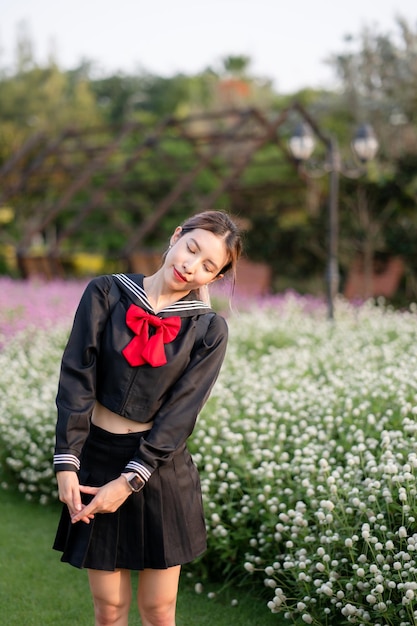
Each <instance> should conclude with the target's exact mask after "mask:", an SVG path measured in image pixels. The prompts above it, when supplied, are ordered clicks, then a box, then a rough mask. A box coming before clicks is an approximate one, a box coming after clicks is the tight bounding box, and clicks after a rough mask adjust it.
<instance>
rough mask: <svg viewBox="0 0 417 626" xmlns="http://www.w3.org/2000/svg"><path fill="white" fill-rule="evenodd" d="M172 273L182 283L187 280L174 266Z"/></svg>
mask: <svg viewBox="0 0 417 626" xmlns="http://www.w3.org/2000/svg"><path fill="white" fill-rule="evenodd" d="M174 275H175V277H176V278H178V280H181V281H182V282H183V283H186V282H187V279H186V278H184V276H183V275H182V274H180V272H179V271H178V270H177V269H175V267H174Z"/></svg>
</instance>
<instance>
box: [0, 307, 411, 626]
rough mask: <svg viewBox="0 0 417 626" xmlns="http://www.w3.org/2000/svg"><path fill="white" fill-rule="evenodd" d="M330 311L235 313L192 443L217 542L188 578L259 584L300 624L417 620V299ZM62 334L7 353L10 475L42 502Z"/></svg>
mask: <svg viewBox="0 0 417 626" xmlns="http://www.w3.org/2000/svg"><path fill="white" fill-rule="evenodd" d="M336 304H337V306H336V321H335V323H334V324H331V325H330V324H329V322H328V320H327V319H326V316H325V310H324V307H323V305H322V304H321V303H318V302H315V301H314V300H312V299H309V298H300V297H296V296H294V295H293V296H291V295H288V296H287V297H285V298H276V299H271V300H268V301H264V302H262V303H261V302H259V303H257V306H256V309H254V310H253V311H248V312H245V311H243V310H241V311H240V313H239V316H237V317H235V318H233V319H230V320H229V327H230V343H229V348H228V354H227V358H226V361H225V364H224V367H223V370H222V373H221V375H220V377H219V379H218V381H217V383H216V385H215V388H214V390H213V393H212V395H211V397H210V399H209V402H208V403H207V405H206V406H205V408H204V410H203V412H202V413H201V416H200V418H199V420H198V422H197V426H196V429H195V431H194V433H193V436H192V439H191V440H190V448H191V451H192V453H193V456H194V460H195V462H196V463H197V465H198V467H199V470H200V474H201V481H202V490H203V497H204V501H205V511H206V522H207V528H208V537H209V550H208V552H207V554H206V555H205V556H204V557H203V558H202V559H200V560H199V562H198V563H197V564H196V565H195V566H193V568H192V570H191V571H192V572H193V575H194V581H196V582H202V583H204V576H208V577H209V578H210V579H211V580H212V581H213V580H222V581H224V582H225V583H226V584H230V585H231V586H234V585H236V584H242V585H246V584H248V580H250V581H251V582H252V589H254V590H255V591H254V593H255V595H259V596H264V597H265V596H266V597H265V601H267V602H268V606H269V609H270V611H271V613H273V614H276V613H278V614H279V615H282V616H283V617H285V620H286V621H290V622H291V623H293V624H297V625H298V624H302V623H313V624H316V625H319V624H320V626H324V625H326V624H328V625H330V624H335V623H337V624H340V625H341V626H342V625H344V624H346V625H347V624H349V623H352V618H353V617H355V619H357V620H360V623H362V624H364V625H365V626H371V625H374V624H376V623H379V624H381V625H390V626H396V624H398V619H399V618H400V619H401V620H402V623H403V624H404V626H411V625H412V624H413V623H414V620H415V617H414V616H415V613H414V611H415V610H417V608H416V605H415V594H414V590H415V589H416V588H417V578H416V565H415V543H416V540H417V539H416V536H415V534H414V528H415V518H414V512H415V506H416V490H415V483H416V467H417V460H416V453H415V450H416V446H417V441H416V435H417V431H416V428H415V414H416V412H417V395H416V388H417V378H416V372H417V362H416V354H415V344H416V340H417V330H416V323H415V314H416V307H415V306H414V307H412V310H411V311H409V312H403V313H399V312H394V311H393V310H391V309H390V308H386V307H383V306H382V305H380V306H375V305H374V304H373V303H371V302H369V303H368V304H367V305H365V306H363V307H361V308H352V307H350V306H348V305H347V304H346V303H344V302H343V301H338V302H337V303H336ZM64 338H65V337H64V330H63V329H59V328H58V327H57V328H54V329H52V330H50V331H49V333H48V337H46V334H45V333H44V331H41V330H36V329H35V330H34V329H31V332H30V336H29V334H25V335H22V336H18V337H17V338H16V339H15V340H13V341H10V342H9V343H8V344H7V346H5V347H4V349H3V350H2V352H0V365H1V369H2V372H3V376H2V380H1V382H0V387H1V390H2V394H1V396H0V397H1V407H0V408H1V411H0V441H1V449H2V450H4V457H3V459H2V463H3V468H4V472H5V473H4V474H3V483H4V482H5V478H6V476H7V478H8V480H9V484H10V485H13V486H15V485H16V484H17V485H19V489H20V491H22V492H23V493H24V494H25V496H26V498H28V499H36V500H41V501H42V502H45V501H46V500H47V498H48V497H52V498H55V497H56V492H55V485H54V480H53V477H52V474H51V471H50V469H48V467H49V466H48V467H47V465H46V464H47V462H48V461H49V462H50V458H51V452H52V444H53V425H54V422H55V418H54V412H55V410H54V404H53V398H54V393H55V389H56V382H57V370H58V362H59V355H60V354H61V352H62V348H63V343H64ZM3 486H4V487H5V486H6V485H4V484H3ZM216 623H217V622H216ZM264 623H268V622H267V620H265V622H264Z"/></svg>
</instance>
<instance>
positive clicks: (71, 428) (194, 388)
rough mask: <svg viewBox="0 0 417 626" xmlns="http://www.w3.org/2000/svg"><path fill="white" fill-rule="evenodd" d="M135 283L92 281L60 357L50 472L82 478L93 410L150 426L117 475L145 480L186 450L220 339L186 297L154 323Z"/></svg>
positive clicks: (204, 308)
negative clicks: (78, 473) (77, 474)
mask: <svg viewBox="0 0 417 626" xmlns="http://www.w3.org/2000/svg"><path fill="white" fill-rule="evenodd" d="M143 278H144V276H143V275H142V274H114V275H104V276H100V277H98V278H94V279H93V280H91V281H90V282H89V284H88V285H87V287H86V289H85V291H84V293H83V295H82V297H81V300H80V303H79V305H78V308H77V311H76V314H75V318H74V323H73V327H72V330H71V333H70V336H69V339H68V343H67V345H66V348H65V350H64V353H63V357H62V363H61V372H60V378H59V385H58V393H57V397H56V404H57V409H58V417H57V424H56V445H55V454H54V470H55V471H56V472H57V471H61V470H73V471H78V470H79V468H80V456H81V451H82V448H83V445H84V442H85V440H86V438H87V436H88V433H89V429H90V420H91V415H92V411H93V408H94V404H95V402H96V400H97V401H98V402H100V403H101V404H102V405H103V406H105V407H106V408H108V409H109V410H110V411H113V412H114V413H117V414H119V415H121V416H123V417H126V418H128V419H130V420H133V421H136V422H141V423H147V422H151V421H153V426H152V428H151V429H150V430H149V431H146V433H145V435H144V437H143V438H142V439H141V443H140V445H139V446H138V449H137V451H136V453H135V455H134V457H133V458H132V459H131V460H130V461H129V463H128V464H127V465H126V467H125V469H124V471H134V472H136V473H137V474H139V475H140V476H141V478H143V479H144V480H145V482H146V481H147V480H148V479H149V478H150V476H151V475H152V472H153V471H154V470H155V469H156V468H157V467H158V466H159V465H160V464H162V463H164V462H167V461H169V460H170V459H171V458H172V456H173V454H175V452H176V451H177V450H178V449H179V448H180V447H181V446H183V445H184V443H185V442H186V440H187V438H188V437H189V436H190V435H191V433H192V431H193V429H194V426H195V422H196V419H197V416H198V413H199V412H200V410H201V408H202V407H203V405H204V403H205V402H206V400H207V398H208V396H209V393H210V391H211V389H212V387H213V385H214V383H215V381H216V379H217V376H218V374H219V371H220V367H221V365H222V363H223V360H224V356H225V351H226V345H227V338H228V329H227V324H226V321H225V320H224V318H223V317H221V316H220V315H218V314H216V313H214V312H213V311H212V309H211V308H210V307H209V306H208V305H206V304H205V303H204V302H202V301H201V300H199V299H198V298H197V297H196V292H190V294H188V295H187V296H185V297H183V298H181V300H178V301H177V302H175V303H174V304H171V305H169V306H167V307H166V308H165V309H163V310H162V311H160V312H158V314H157V315H155V314H154V311H153V309H152V306H151V304H150V302H149V301H148V298H147V296H146V292H145V291H144V289H143Z"/></svg>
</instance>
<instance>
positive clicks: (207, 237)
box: [164, 227, 229, 292]
mask: <svg viewBox="0 0 417 626" xmlns="http://www.w3.org/2000/svg"><path fill="white" fill-rule="evenodd" d="M171 246H172V247H171V248H170V250H169V251H168V253H167V255H166V257H165V262H164V276H165V280H166V281H167V283H168V284H169V285H170V286H171V287H172V288H173V289H174V290H175V291H184V292H185V291H186V292H188V291H191V290H192V289H198V288H199V287H202V286H203V285H207V284H208V283H211V282H212V281H213V280H215V279H216V278H220V277H221V276H218V274H219V273H220V270H221V269H222V268H223V267H224V266H225V265H226V264H227V263H228V261H229V255H228V252H227V250H226V246H225V242H224V239H223V238H222V237H219V236H218V235H214V234H213V233H211V232H210V231H208V230H204V229H202V228H196V229H194V230H192V231H190V232H186V233H184V234H182V232H181V228H180V227H178V228H177V229H176V230H175V232H174V234H173V236H172V237H171Z"/></svg>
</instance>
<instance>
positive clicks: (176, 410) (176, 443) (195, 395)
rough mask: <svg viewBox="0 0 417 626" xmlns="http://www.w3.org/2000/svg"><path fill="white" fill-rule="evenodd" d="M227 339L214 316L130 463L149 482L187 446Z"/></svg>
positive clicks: (129, 467) (224, 328)
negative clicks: (159, 468) (161, 466)
mask: <svg viewBox="0 0 417 626" xmlns="http://www.w3.org/2000/svg"><path fill="white" fill-rule="evenodd" d="M227 338H228V329H227V324H226V322H225V320H224V319H223V318H222V317H220V316H218V315H214V316H213V317H212V319H211V321H210V324H209V327H208V329H207V331H206V333H205V336H204V337H203V339H202V341H201V342H197V344H198V345H196V346H195V349H194V351H193V353H192V355H191V359H190V363H189V365H188V367H187V368H186V370H185V371H184V372H183V374H182V375H181V377H180V378H179V380H178V381H177V382H176V383H175V384H174V385H173V387H172V388H171V390H170V392H169V394H168V396H167V398H166V401H165V402H164V404H163V405H162V407H161V408H160V409H159V411H158V413H157V415H156V416H155V418H154V424H153V427H152V429H151V430H150V432H149V434H147V435H146V437H145V438H144V439H142V442H141V444H140V446H139V449H138V451H137V454H136V455H135V457H134V458H133V459H132V460H131V461H130V462H129V463H128V464H127V466H126V470H127V471H132V470H133V471H134V472H136V473H138V474H139V475H140V476H141V477H142V478H143V479H144V480H145V481H147V480H148V479H149V478H150V476H151V474H152V472H153V471H154V470H155V469H156V468H157V467H158V465H160V464H161V463H163V462H164V461H168V460H169V459H170V458H172V456H173V455H174V454H175V452H176V451H177V450H178V449H179V448H180V447H181V446H182V445H183V444H184V443H185V441H186V440H187V438H188V437H189V436H190V435H191V433H192V431H193V429H194V426H195V423H196V420H197V416H198V414H199V412H200V410H201V409H202V407H203V405H204V404H205V402H206V400H207V398H208V396H209V394H210V391H211V389H212V387H213V385H214V383H215V381H216V379H217V377H218V375H219V372H220V368H221V366H222V363H223V360H224V356H225V352H226V347H227Z"/></svg>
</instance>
